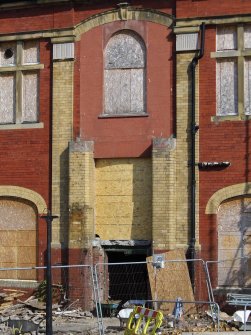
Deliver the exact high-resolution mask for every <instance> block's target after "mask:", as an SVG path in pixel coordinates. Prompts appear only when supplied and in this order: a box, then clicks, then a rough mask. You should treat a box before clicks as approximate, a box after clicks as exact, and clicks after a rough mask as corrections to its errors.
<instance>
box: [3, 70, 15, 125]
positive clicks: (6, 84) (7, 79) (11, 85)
mask: <svg viewBox="0 0 251 335" xmlns="http://www.w3.org/2000/svg"><path fill="white" fill-rule="evenodd" d="M15 92H16V80H15V75H14V74H13V73H7V74H1V75H0V123H2V124H6V123H13V122H14V121H15V106H16V93H15Z"/></svg>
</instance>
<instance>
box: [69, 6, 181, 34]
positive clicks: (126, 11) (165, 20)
mask: <svg viewBox="0 0 251 335" xmlns="http://www.w3.org/2000/svg"><path fill="white" fill-rule="evenodd" d="M126 20H140V21H148V22H153V23H158V24H161V25H164V26H166V27H170V26H171V25H172V23H173V20H174V18H173V17H172V15H169V14H166V13H162V12H160V11H157V10H152V9H134V8H130V7H124V8H119V9H113V10H109V11H106V12H103V13H100V14H96V15H92V16H90V17H89V18H87V19H85V20H84V21H82V22H80V23H79V24H78V25H77V26H76V27H75V29H74V33H75V35H76V36H77V37H80V35H81V34H83V33H86V32H87V31H89V30H90V29H92V28H95V27H98V26H100V25H103V24H107V23H111V22H114V21H126Z"/></svg>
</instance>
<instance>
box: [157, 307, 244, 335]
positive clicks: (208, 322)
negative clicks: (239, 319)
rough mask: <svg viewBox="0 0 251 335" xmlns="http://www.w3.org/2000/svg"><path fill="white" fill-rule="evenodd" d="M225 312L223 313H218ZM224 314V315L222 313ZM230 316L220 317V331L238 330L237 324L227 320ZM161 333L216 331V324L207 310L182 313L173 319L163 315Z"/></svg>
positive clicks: (170, 316)
mask: <svg viewBox="0 0 251 335" xmlns="http://www.w3.org/2000/svg"><path fill="white" fill-rule="evenodd" d="M220 314H222V315H223V314H225V313H220ZM224 316H225V315H224ZM229 320H230V318H228V317H227V316H226V319H224V318H223V317H221V315H220V322H219V330H220V332H225V331H238V327H237V325H235V324H234V323H232V322H229ZM161 328H162V329H161V330H162V334H181V333H182V332H217V331H218V325H217V321H216V320H214V321H213V320H212V318H211V317H210V316H209V315H208V313H207V312H199V313H197V314H188V315H184V316H182V317H181V318H179V319H175V318H174V317H173V316H172V315H169V316H167V317H165V319H164V322H163V325H162V327H161Z"/></svg>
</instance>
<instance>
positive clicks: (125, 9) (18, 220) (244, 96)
mask: <svg viewBox="0 0 251 335" xmlns="http://www.w3.org/2000/svg"><path fill="white" fill-rule="evenodd" d="M213 1H214V0H213ZM229 2H231V3H232V1H229V0H228V1H227V0H226V1H222V4H221V6H219V5H217V6H212V0H211V1H210V5H209V0H203V1H199V0H198V1H195V0H176V1H174V0H170V1H164V0H159V1H150V0H149V1H144V2H143V1H131V2H130V4H125V3H121V4H118V3H117V2H116V1H103V2H101V1H98V0H96V1H80V0H75V1H68V0H62V1H61V0H51V1H43V0H41V1H4V2H2V4H1V5H0V26H1V32H0V43H1V45H0V87H1V91H0V102H1V106H0V143H1V153H0V154H1V162H2V164H1V181H0V203H1V207H0V211H1V214H2V215H1V219H0V239H1V247H0V248H1V254H2V255H3V257H2V259H1V267H14V266H34V265H38V266H39V265H43V264H44V259H45V252H46V227H45V223H44V221H43V220H42V219H41V218H40V215H41V214H43V213H45V212H46V211H47V210H48V209H51V211H52V213H53V214H57V215H59V218H58V219H56V220H54V221H53V234H52V239H53V241H52V250H53V263H54V264H55V263H63V264H68V263H69V264H93V263H96V262H97V261H101V262H103V261H104V260H108V261H113V260H115V259H116V261H120V262H124V261H125V260H126V255H127V254H133V255H134V259H135V260H142V259H145V257H146V256H147V255H151V254H152V250H154V251H155V252H162V251H167V250H173V249H184V250H185V251H187V250H188V249H189V246H190V247H191V238H192V240H193V243H195V250H196V253H195V256H200V257H203V258H204V259H206V260H209V259H211V260H217V259H223V258H227V257H230V258H231V259H232V258H237V256H239V255H244V254H245V255H247V254H248V253H249V247H248V244H249V233H248V222H250V218H249V217H248V215H250V214H249V213H250V194H251V188H250V182H249V181H250V171H249V170H250V167H249V166H250V163H249V155H250V154H249V151H250V147H249V146H250V120H249V119H250V109H249V103H250V102H249V75H248V74H249V72H248V71H249V70H248V69H249V52H250V51H249V50H248V48H250V46H249V43H250V42H249V41H250V37H249V31H250V28H249V27H251V25H250V26H249V24H250V23H251V16H250V15H249V14H248V11H249V10H250V5H248V3H247V1H246V2H245V1H241V0H239V1H235V2H233V4H232V5H231V6H230V5H229ZM237 2H238V3H237ZM202 22H204V23H205V50H204V54H203V57H202V58H201V59H200V60H199V61H198V65H197V66H196V76H195V83H194V84H195V91H196V92H195V100H194V103H195V110H196V123H198V124H199V131H197V133H196V135H195V157H196V170H195V171H196V174H195V176H196V181H197V187H196V196H195V209H196V211H195V213H194V216H195V226H194V236H191V234H193V233H192V231H193V229H191V222H192V217H191V201H192V199H191V192H190V189H191V174H190V172H191V166H190V165H191V164H189V163H190V160H191V137H190V128H191V104H192V99H191V73H190V70H191V69H190V64H191V62H192V60H193V58H194V56H195V55H196V54H197V52H198V49H199V48H200V43H199V41H200V38H201V34H202V32H200V26H201V24H202ZM198 162H205V163H210V162H214V164H201V165H200V166H201V168H200V169H198V168H197V167H198V165H197V163H198ZM215 162H216V163H221V162H229V163H230V166H229V164H215ZM205 166H206V167H207V168H206V169H205ZM243 241H245V242H243ZM245 264H246V263H245ZM245 266H246V265H243V264H241V265H240V264H239V263H238V264H237V262H234V264H232V265H230V266H229V267H228V268H225V267H224V268H221V267H217V268H216V270H217V271H215V275H214V276H213V279H214V283H213V284H214V286H215V287H225V286H233V287H242V286H245V285H248V282H246V281H245V279H243V278H245V276H246V275H248V273H247V271H246V267H245ZM233 269H234V270H233ZM238 271H239V276H237V277H236V278H233V277H234V275H233V273H236V272H237V273H238ZM245 271H246V272H245ZM243 273H244V275H243ZM85 276H87V275H86V273H85V272H83V271H82V272H81V271H79V270H77V269H71V271H69V273H67V280H68V283H69V287H70V291H71V292H70V294H71V295H72V296H73V297H74V296H76V297H78V296H79V292H80V291H81V290H83V285H87V286H88V282H87V281H86V282H85V281H84V277H85ZM230 277H231V278H230ZM42 278H43V273H40V272H38V273H37V272H35V271H32V270H31V271H30V272H29V273H28V272H25V273H21V272H17V273H16V272H15V273H14V272H13V271H5V272H4V274H1V280H0V282H1V285H3V286H5V285H12V286H20V285H22V286H32V285H33V284H34V285H35V284H36V282H37V281H38V280H41V279H42ZM229 278H230V279H229ZM240 278H241V280H240ZM86 300H88V299H86V297H85V301H84V302H83V303H86Z"/></svg>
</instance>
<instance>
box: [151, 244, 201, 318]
mask: <svg viewBox="0 0 251 335" xmlns="http://www.w3.org/2000/svg"><path fill="white" fill-rule="evenodd" d="M163 256H164V260H165V261H168V260H184V262H175V261H174V262H165V267H164V268H163V269H156V268H155V267H153V265H152V256H151V257H147V261H148V262H149V263H148V264H147V269H148V276H149V281H150V287H151V293H152V299H153V300H158V301H160V300H176V299H177V298H178V297H180V298H181V299H182V300H183V301H194V296H193V290H192V286H191V281H190V278H189V273H188V268H187V263H186V262H185V259H186V258H185V253H184V251H183V250H173V251H169V252H166V253H164V254H163ZM174 305H175V304H174V303H162V304H161V305H159V304H158V306H157V308H159V309H161V310H162V311H163V312H164V313H166V314H172V312H173V309H174ZM191 310H194V304H184V311H185V312H188V311H191Z"/></svg>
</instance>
